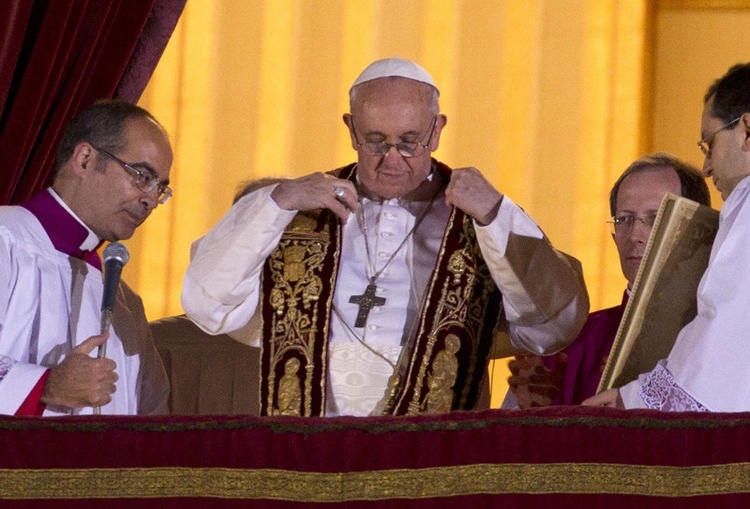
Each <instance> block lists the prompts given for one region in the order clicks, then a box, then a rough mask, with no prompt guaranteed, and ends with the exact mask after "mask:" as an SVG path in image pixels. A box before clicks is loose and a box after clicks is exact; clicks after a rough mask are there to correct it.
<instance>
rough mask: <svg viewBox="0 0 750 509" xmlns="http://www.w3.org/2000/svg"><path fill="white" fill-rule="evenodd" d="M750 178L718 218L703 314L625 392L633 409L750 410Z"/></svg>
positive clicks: (701, 298) (701, 295) (703, 286)
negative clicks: (664, 354)
mask: <svg viewBox="0 0 750 509" xmlns="http://www.w3.org/2000/svg"><path fill="white" fill-rule="evenodd" d="M749 202H750V178H745V179H744V180H743V181H741V182H740V183H739V184H738V185H737V187H736V188H735V189H734V190H733V191H732V192H731V194H730V195H729V197H728V198H727V200H726V202H724V206H723V207H722V209H721V215H720V217H719V230H718V232H717V234H716V239H715V240H714V244H713V247H712V249H711V256H710V258H709V261H708V267H707V268H706V272H705V273H704V274H703V278H702V279H701V281H700V284H699V285H698V294H697V298H698V299H697V300H698V302H697V303H698V313H697V315H696V317H695V319H694V320H693V321H691V322H690V323H689V324H687V325H686V326H685V327H683V329H682V330H681V331H680V333H679V335H678V336H677V340H676V341H675V344H674V346H673V347H672V351H671V352H670V353H669V356H668V357H667V359H666V360H662V361H660V362H659V364H658V365H657V367H656V368H655V369H654V370H653V371H652V372H650V373H646V374H643V375H641V376H640V377H638V379H637V380H635V381H633V382H631V383H629V384H627V385H625V386H623V387H621V388H620V394H621V396H622V399H623V403H624V404H625V407H626V408H656V409H660V410H674V411H686V410H708V411H712V412H746V411H748V410H750V376H749V375H748V373H750V370H749V369H748V366H750V312H748V310H749V309H750V203H749Z"/></svg>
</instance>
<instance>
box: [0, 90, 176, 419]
mask: <svg viewBox="0 0 750 509" xmlns="http://www.w3.org/2000/svg"><path fill="white" fill-rule="evenodd" d="M57 164H58V166H57V173H56V175H55V180H54V183H53V184H52V187H50V188H48V189H44V190H41V191H39V192H38V193H37V194H35V195H34V196H32V198H31V199H30V200H29V201H28V202H26V203H24V204H22V205H19V206H6V207H0V413H3V414H11V415H13V414H15V415H45V416H48V415H70V414H90V413H92V408H93V407H101V412H102V413H103V414H153V413H166V412H167V398H168V395H169V383H168V380H167V376H166V373H165V371H164V367H163V366H162V364H161V360H160V358H159V355H158V353H157V351H156V348H155V346H154V344H153V340H152V338H151V333H150V331H149V328H148V323H147V321H146V316H145V314H144V311H143V306H142V303H141V300H140V298H138V296H137V295H135V294H134V293H133V292H132V291H131V290H130V289H129V288H127V286H126V285H125V284H124V283H120V287H119V289H118V292H117V295H116V303H115V306H114V309H113V313H112V327H111V329H110V332H109V333H108V334H107V333H105V334H100V327H101V326H100V317H101V311H100V309H101V304H102V292H103V282H102V270H101V262H100V259H99V256H98V254H97V252H96V249H97V248H98V247H99V246H100V245H101V244H102V242H103V241H105V240H107V241H116V240H121V239H127V238H130V237H131V236H132V235H133V233H134V232H135V229H136V228H137V227H138V226H139V225H140V224H141V223H142V222H143V221H144V220H145V219H146V218H147V217H148V216H149V215H150V214H151V212H152V211H153V210H154V208H156V207H157V205H158V204H159V203H164V202H165V201H166V200H167V198H169V196H170V195H171V190H170V189H169V187H168V186H167V184H168V182H169V170H170V167H171V166H172V150H171V148H170V144H169V140H168V139H167V136H166V133H165V132H164V130H163V129H162V127H161V126H160V125H159V124H158V123H157V122H156V120H155V119H154V118H153V117H152V116H151V115H150V114H149V113H148V112H146V111H145V110H143V109H142V108H139V107H137V106H134V105H132V104H128V103H125V102H122V101H116V100H113V101H101V102H98V103H96V104H94V105H93V106H91V107H89V108H88V109H86V110H85V111H83V112H82V113H80V114H79V115H78V116H77V117H76V118H75V119H74V120H73V122H72V123H71V124H70V125H69V126H68V128H67V129H66V130H65V132H64V133H63V138H62V141H61V143H60V146H59V147H58V159H57ZM105 342H106V344H107V348H106V352H107V358H101V359H99V358H96V357H97V350H98V347H99V346H101V345H103V344H104V343H105Z"/></svg>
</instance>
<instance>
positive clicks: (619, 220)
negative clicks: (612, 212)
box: [607, 214, 656, 235]
mask: <svg viewBox="0 0 750 509" xmlns="http://www.w3.org/2000/svg"><path fill="white" fill-rule="evenodd" d="M638 221H640V222H641V223H643V224H644V225H646V228H648V229H649V230H650V229H651V228H653V227H654V222H656V214H647V215H645V216H643V217H641V216H636V215H633V214H622V215H618V216H614V217H613V218H612V219H611V220H610V221H607V223H609V231H610V232H611V233H612V235H616V234H624V233H628V232H630V231H631V230H632V229H633V227H634V226H635V223H636V222H638Z"/></svg>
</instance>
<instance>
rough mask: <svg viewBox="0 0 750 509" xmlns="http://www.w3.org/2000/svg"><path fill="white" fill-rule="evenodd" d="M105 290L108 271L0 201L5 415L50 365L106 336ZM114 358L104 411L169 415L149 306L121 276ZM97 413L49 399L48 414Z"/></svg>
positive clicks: (0, 373)
mask: <svg viewBox="0 0 750 509" xmlns="http://www.w3.org/2000/svg"><path fill="white" fill-rule="evenodd" d="M95 244H96V243H94V245H95ZM102 292H103V282H102V273H101V272H100V271H99V270H98V269H96V268H95V267H93V266H91V265H89V264H87V263H86V262H85V261H83V260H81V259H79V258H75V257H72V256H69V255H66V254H64V253H62V252H60V251H57V250H56V249H55V248H54V246H53V245H52V242H51V241H50V238H49V236H48V235H47V233H46V232H45V230H44V228H43V227H42V225H41V224H40V223H39V221H38V220H37V219H36V217H35V216H34V215H33V214H32V213H31V212H29V211H28V210H26V209H24V208H22V207H18V206H12V207H0V414H11V415H12V414H14V413H15V412H16V411H17V410H18V407H19V406H20V405H21V403H23V401H24V400H25V399H26V397H27V396H28V395H29V393H30V392H31V390H32V389H33V388H34V386H35V385H36V383H37V382H38V381H39V379H40V377H41V376H42V375H43V373H44V372H45V371H46V369H47V368H48V367H51V366H55V365H57V364H59V363H60V362H61V361H62V360H63V358H64V357H65V355H66V354H67V353H68V352H69V351H70V349H71V348H73V347H75V346H77V345H79V344H80V343H82V342H83V341H85V340H86V339H87V338H89V337H90V336H94V335H97V334H99V329H100V317H101V303H102ZM96 353H97V352H96V350H94V352H92V354H91V355H92V357H95V356H96ZM107 357H108V358H110V359H112V360H114V361H115V362H116V364H117V369H116V373H117V375H118V377H119V379H118V380H117V382H116V386H117V391H116V392H115V393H114V394H113V395H112V401H111V402H110V403H109V404H108V405H106V406H104V407H102V414H155V413H167V398H168V396H169V381H168V379H167V376H166V373H165V371H164V367H163V365H162V363H161V359H160V358H159V355H158V352H157V351H156V348H155V346H154V344H153V340H152V339H151V333H150V330H149V328H148V322H147V321H146V316H145V313H144V310H143V305H142V303H141V300H140V298H139V297H138V296H137V295H136V294H135V293H133V292H132V290H130V289H129V288H128V287H127V286H126V285H125V284H124V283H122V282H121V283H120V288H119V289H118V292H117V297H116V303H115V307H114V310H113V317H112V329H111V331H110V336H109V339H108V341H107ZM92 411H93V410H92V408H91V407H88V408H80V409H74V408H68V407H58V406H51V405H47V408H46V409H45V411H44V414H43V415H45V416H54V415H76V414H91V413H92Z"/></svg>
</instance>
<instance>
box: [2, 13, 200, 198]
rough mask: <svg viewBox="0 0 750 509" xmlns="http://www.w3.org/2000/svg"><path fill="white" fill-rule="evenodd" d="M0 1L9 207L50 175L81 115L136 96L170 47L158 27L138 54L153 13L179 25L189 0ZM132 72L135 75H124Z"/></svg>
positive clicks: (4, 153)
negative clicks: (67, 131)
mask: <svg viewBox="0 0 750 509" xmlns="http://www.w3.org/2000/svg"><path fill="white" fill-rule="evenodd" d="M0 4H2V5H3V6H2V7H0V15H2V16H3V17H0V24H2V25H0V27H2V28H1V30H2V32H0V35H1V36H2V39H0V46H2V48H3V49H2V51H0V64H2V67H0V76H1V77H0V101H2V102H0V106H2V114H1V115H0V160H2V161H3V171H2V172H0V203H2V204H7V203H20V202H23V201H25V200H27V199H28V198H29V197H30V196H31V194H33V193H34V192H35V191H36V190H38V189H39V188H40V187H42V186H43V185H44V184H45V181H46V180H47V179H48V178H49V177H50V176H51V175H52V173H53V170H54V168H53V166H54V161H55V149H56V146H57V142H58V141H59V136H60V134H61V130H62V129H63V128H64V126H65V125H67V123H68V122H69V121H70V120H71V119H72V118H73V116H74V115H75V114H76V113H77V112H78V111H80V110H81V109H83V108H85V107H86V106H88V105H90V104H91V103H93V102H94V101H96V100H97V99H101V98H109V97H113V96H114V95H115V93H116V91H117V90H118V85H120V84H123V87H125V88H124V89H123V97H126V98H127V100H131V101H135V100H137V99H138V97H139V96H140V93H141V92H142V90H143V87H144V86H145V84H146V81H147V79H148V76H150V73H151V71H152V70H153V66H154V65H155V64H156V60H158V56H156V58H154V55H157V54H161V51H163V49H164V45H165V44H166V38H165V37H164V35H163V33H161V34H160V36H159V37H154V30H153V29H152V30H150V31H148V32H147V35H146V39H144V41H143V42H142V43H141V44H145V45H154V47H153V49H152V50H151V51H150V52H144V51H141V52H140V53H138V54H136V55H135V56H134V49H135V48H136V47H138V45H139V41H140V38H141V34H142V33H143V31H144V27H146V26H151V25H154V23H155V22H150V23H149V19H150V18H149V16H150V15H151V13H152V9H153V8H154V7H155V5H159V6H160V7H161V8H162V10H163V9H164V8H165V7H164V6H168V7H171V10H170V14H171V18H170V19H171V20H172V21H173V22H176V19H177V17H178V16H179V13H180V12H182V9H183V7H184V4H185V0H138V1H130V0H55V1H53V2H50V1H36V2H31V1H28V0H11V1H10V2H0ZM159 12H161V11H159ZM175 13H176V15H175ZM5 15H7V16H8V17H5ZM167 24H168V23H167ZM156 25H158V23H156ZM172 28H173V25H172ZM172 28H170V29H169V30H168V31H169V32H170V33H171V30H172ZM156 31H159V30H156ZM158 44H161V46H159V45H158ZM144 55H145V56H144ZM138 57H141V58H143V60H142V62H143V63H140V62H141V60H140V58H138ZM134 58H135V61H134V60H133V59H134ZM126 70H129V72H132V73H134V75H137V76H136V77H135V78H133V79H132V80H130V79H129V78H127V77H124V74H125V73H126ZM3 99H4V101H3Z"/></svg>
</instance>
